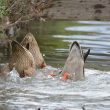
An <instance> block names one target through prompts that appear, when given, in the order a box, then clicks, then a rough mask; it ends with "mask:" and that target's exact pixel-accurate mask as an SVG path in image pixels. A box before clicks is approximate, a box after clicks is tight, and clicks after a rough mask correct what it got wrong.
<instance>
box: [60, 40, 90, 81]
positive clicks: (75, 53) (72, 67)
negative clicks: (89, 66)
mask: <svg viewBox="0 0 110 110" xmlns="http://www.w3.org/2000/svg"><path fill="white" fill-rule="evenodd" d="M89 53H90V49H88V51H87V52H86V53H85V54H83V51H82V49H81V47H80V45H79V43H78V42H76V41H75V42H73V43H72V45H71V47H70V53H69V56H68V58H67V60H66V62H65V65H64V68H63V71H62V73H63V74H65V76H64V79H65V78H66V76H67V73H68V74H69V75H70V77H71V78H72V79H74V80H83V79H84V78H85V75H84V63H85V61H86V59H87V56H88V55H89Z"/></svg>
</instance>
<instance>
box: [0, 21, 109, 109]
mask: <svg viewBox="0 0 110 110" xmlns="http://www.w3.org/2000/svg"><path fill="white" fill-rule="evenodd" d="M47 26H48V29H47V28H46V27H47ZM32 27H33V29H32V31H33V33H34V35H35V36H37V37H36V39H37V41H38V43H39V45H40V48H41V51H42V52H43V53H44V54H45V59H46V62H47V63H48V65H52V66H48V67H47V68H44V69H43V70H37V72H36V73H37V75H36V77H32V78H22V79H21V78H19V77H18V74H17V72H16V71H15V70H14V71H12V72H11V73H10V74H9V76H8V77H5V78H1V79H0V110H37V109H38V108H41V110H83V109H85V110H110V68H109V65H110V55H109V54H110V43H109V41H110V38H109V37H110V22H94V21H78V22H73V21H60V22H59V21H56V22H49V23H41V24H39V29H37V27H36V24H35V23H34V24H33V25H32ZM32 27H31V28H32ZM75 40H77V41H78V42H79V43H80V44H81V46H82V48H83V49H84V50H86V49H88V48H90V49H91V53H90V55H89V57H88V60H87V62H86V65H85V76H86V79H85V81H77V82H74V81H72V80H67V81H62V80H61V79H60V77H55V78H50V77H48V74H49V73H50V72H51V71H52V70H57V67H59V68H61V67H63V65H64V62H65V60H66V58H67V56H68V51H69V50H68V48H69V45H70V44H71V42H73V41H75ZM6 57H7V55H6ZM4 62H6V60H5V61H4Z"/></svg>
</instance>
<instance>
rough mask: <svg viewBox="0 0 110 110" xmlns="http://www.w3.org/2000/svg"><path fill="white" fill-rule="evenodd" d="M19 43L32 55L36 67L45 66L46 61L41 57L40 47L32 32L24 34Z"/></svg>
mask: <svg viewBox="0 0 110 110" xmlns="http://www.w3.org/2000/svg"><path fill="white" fill-rule="evenodd" d="M21 45H22V46H23V47H25V48H26V49H27V50H29V51H30V53H31V54H32V55H33V57H34V61H35V65H36V67H38V68H44V67H46V62H45V60H44V58H43V55H42V54H41V51H40V48H39V46H38V43H37V41H36V39H35V38H34V36H33V34H31V33H28V34H26V36H25V37H24V39H23V40H22V42H21Z"/></svg>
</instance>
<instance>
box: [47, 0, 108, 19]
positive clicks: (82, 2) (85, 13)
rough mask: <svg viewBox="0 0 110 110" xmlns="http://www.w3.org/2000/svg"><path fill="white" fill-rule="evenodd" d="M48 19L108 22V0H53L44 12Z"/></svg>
mask: <svg viewBox="0 0 110 110" xmlns="http://www.w3.org/2000/svg"><path fill="white" fill-rule="evenodd" d="M45 13H46V14H47V16H48V17H49V18H50V19H66V20H75V21H76V20H104V21H109V20H110V0H60V1H59V0H55V1H54V6H53V7H52V8H50V9H48V10H47V11H46V12H45Z"/></svg>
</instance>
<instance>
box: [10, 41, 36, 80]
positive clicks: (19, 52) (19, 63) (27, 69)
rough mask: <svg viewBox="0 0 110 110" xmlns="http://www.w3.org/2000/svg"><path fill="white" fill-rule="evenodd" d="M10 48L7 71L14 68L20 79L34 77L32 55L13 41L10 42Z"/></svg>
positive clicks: (34, 69) (34, 70)
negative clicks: (10, 53)
mask: <svg viewBox="0 0 110 110" xmlns="http://www.w3.org/2000/svg"><path fill="white" fill-rule="evenodd" d="M11 46H12V55H11V57H10V59H9V70H10V71H12V70H13V68H15V69H16V70H17V72H18V73H19V76H20V77H21V78H23V77H26V76H27V77H28V76H29V77H32V76H35V74H36V68H35V61H34V57H33V55H32V54H31V53H30V52H29V50H27V49H26V48H25V47H23V46H22V45H21V44H20V43H18V42H17V41H15V40H12V42H11Z"/></svg>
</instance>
